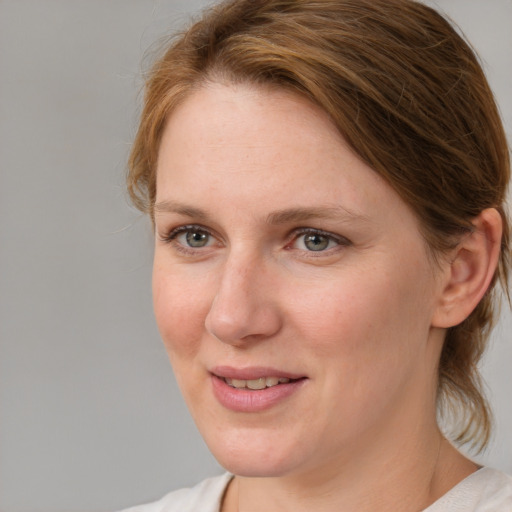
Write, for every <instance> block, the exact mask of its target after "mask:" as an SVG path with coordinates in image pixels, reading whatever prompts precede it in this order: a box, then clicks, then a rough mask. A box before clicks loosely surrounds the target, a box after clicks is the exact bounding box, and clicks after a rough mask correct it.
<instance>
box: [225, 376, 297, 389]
mask: <svg viewBox="0 0 512 512" xmlns="http://www.w3.org/2000/svg"><path fill="white" fill-rule="evenodd" d="M220 378H221V379H222V380H224V382H225V383H226V384H227V385H228V386H231V387H232V388H235V389H250V390H253V391H259V390H261V389H265V388H273V387H274V386H279V385H280V384H288V383H289V382H294V381H297V380H300V379H289V378H288V377H260V378H258V379H250V380H246V379H230V378H228V377H220ZM302 378H304V377H302Z"/></svg>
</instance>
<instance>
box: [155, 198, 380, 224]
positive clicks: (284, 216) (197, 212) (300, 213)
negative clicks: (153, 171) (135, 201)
mask: <svg viewBox="0 0 512 512" xmlns="http://www.w3.org/2000/svg"><path fill="white" fill-rule="evenodd" d="M153 211H154V213H175V214H178V215H182V216H183V217H190V218H194V219H198V220H199V221H202V222H208V221H211V220H212V216H211V215H210V214H209V213H208V212H207V211H206V210H203V209H201V208H196V207H194V206H191V205H187V204H184V203H179V202H175V201H160V202H159V203H156V204H155V205H154V207H153ZM312 219H333V220H338V221H340V220H343V221H350V222H370V219H369V217H368V216H366V215H364V214H362V213H358V212H354V211H351V210H349V209H347V208H344V207H343V206H340V205H322V206H316V207H296V208H285V209H282V210H276V211H275V212H271V213H270V214H268V215H267V218H266V223H267V224H270V225H282V224H290V223H295V222H304V221H308V220H312Z"/></svg>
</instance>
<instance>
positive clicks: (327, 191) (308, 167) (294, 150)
mask: <svg viewBox="0 0 512 512" xmlns="http://www.w3.org/2000/svg"><path fill="white" fill-rule="evenodd" d="M162 202H175V203H186V204H189V205H191V206H197V207H200V208H201V209H203V210H204V209H208V210H210V209H213V210H215V209H218V208H219V207H220V206H221V205H223V204H224V203H226V202H228V203H229V204H230V206H231V210H232V211H235V210H237V211H243V212H248V211H250V212H251V214H253V215H258V216H260V215H261V216H262V217H266V216H268V215H269V213H270V212H271V211H275V210H283V209H290V208H292V209H293V208H297V207H302V206H307V207H317V206H326V205H327V206H329V207H333V206H340V207H342V208H344V209H346V210H347V211H350V212H352V213H354V214H357V215H360V216H365V217H369V216H372V215H373V216H376V217H381V218H382V217H383V213H386V212H382V211H381V209H382V205H383V204H386V205H387V206H386V210H387V211H389V209H390V207H391V206H393V205H395V208H396V207H398V206H399V207H400V208H399V209H401V210H404V212H406V213H407V214H410V212H409V210H408V208H407V207H406V205H405V203H403V201H402V200H401V199H400V198H399V196H398V195H397V194H396V193H395V192H394V190H393V189H392V188H391V187H390V186H389V185H388V184H387V183H386V182H385V181H384V180H383V179H382V178H381V177H380V176H379V175H378V174H377V173H376V172H374V171H373V170H372V169H371V168H370V167H369V166H367V165H366V164H365V163H364V162H363V161H362V160H361V159H360V158H359V156H358V155H356V154H355V153H354V152H353V151H352V150H351V149H350V148H349V147H348V145H347V144H346V142H345V141H344V139H343V138H342V136H341V135H340V133H339V132H338V130H337V129H336V127H335V126H334V124H333V123H332V122H331V120H330V119H329V117H328V115H327V114H326V113H325V112H324V111H323V110H322V109H320V108H319V107H318V106H316V105H314V104H313V103H311V102H310V101H308V100H307V99H305V98H304V97H302V96H300V95H298V94H294V93H292V92H289V91H286V90H276V89H269V88H262V87H259V86H253V85H222V84H208V85H207V86H205V87H202V88H200V89H199V90H196V91H194V92H193V93H192V94H191V95H190V96H189V97H188V98H187V99H186V100H185V101H184V102H183V103H182V104H180V105H179V106H178V107H177V108H176V110H175V111H174V112H173V114H172V115H171V116H170V118H169V119H168V122H167V125H166V128H165V131H164V134H163V137H162V142H161V147H160V152H159V158H158V166H157V198H156V203H162Z"/></svg>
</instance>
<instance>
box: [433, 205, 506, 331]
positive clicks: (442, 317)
mask: <svg viewBox="0 0 512 512" xmlns="http://www.w3.org/2000/svg"><path fill="white" fill-rule="evenodd" d="M472 224H473V226H474V230H473V232H472V233H471V234H470V235H467V236H465V237H464V238H463V239H462V240H461V241H460V243H459V245H458V246H457V247H456V248H455V250H454V253H453V255H452V258H451V260H450V261H449V262H448V263H447V267H448V268H447V269H446V270H447V271H446V278H445V279H444V282H443V283H442V284H443V288H442V292H441V297H440V300H439V303H438V307H437V308H436V310H435V312H434V316H433V319H432V326H433V327H441V328H448V327H453V326H455V325H458V324H460V323H461V322H462V321H464V320H465V319H466V318H467V317H468V316H469V315H470V314H471V312H472V311H473V310H474V309H475V307H476V306H477V305H478V303H479V302H480V300H481V298H482V297H483V296H484V294H485V292H486V291H487V288H488V287H489V284H490V282H491V280H492V278H493V276H494V272H495V270H496V267H497V265H498V260H499V256H500V247H501V235H502V230H503V222H502V219H501V215H500V214H499V212H498V211H497V210H496V209H494V208H488V209H486V210H484V211H482V213H480V215H478V217H476V218H475V219H473V221H472Z"/></svg>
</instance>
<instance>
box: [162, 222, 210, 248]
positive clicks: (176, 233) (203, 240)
mask: <svg viewBox="0 0 512 512" xmlns="http://www.w3.org/2000/svg"><path fill="white" fill-rule="evenodd" d="M166 240H167V241H169V242H175V243H177V244H179V245H181V246H182V247H184V248H190V249H201V248H203V247H208V246H210V245H211V244H212V243H213V241H214V239H213V237H212V236H211V235H210V233H208V231H206V230H205V229H202V228H201V227H199V226H180V227H179V228H176V229H174V230H173V231H171V233H170V234H169V236H168V237H167V238H166Z"/></svg>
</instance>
